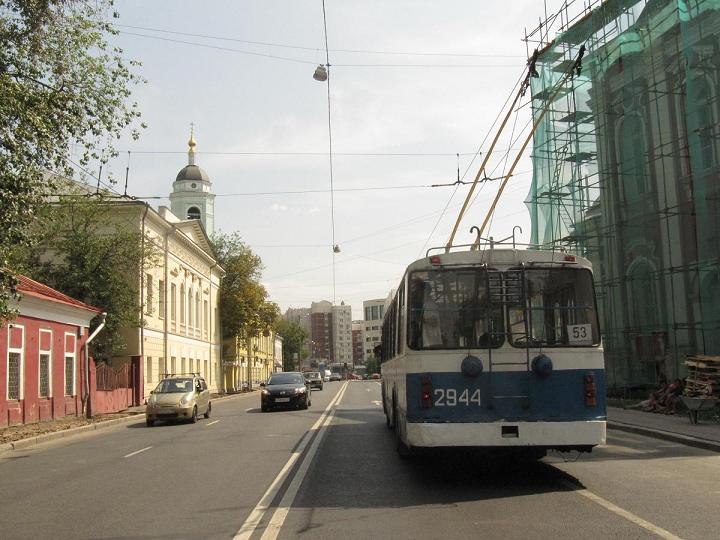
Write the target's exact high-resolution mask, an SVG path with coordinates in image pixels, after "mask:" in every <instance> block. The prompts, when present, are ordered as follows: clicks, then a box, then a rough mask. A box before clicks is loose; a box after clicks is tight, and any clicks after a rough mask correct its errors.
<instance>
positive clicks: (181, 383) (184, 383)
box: [155, 379, 193, 394]
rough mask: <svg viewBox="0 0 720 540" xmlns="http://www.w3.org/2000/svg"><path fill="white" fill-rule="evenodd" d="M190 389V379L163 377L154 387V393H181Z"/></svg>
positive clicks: (191, 388)
mask: <svg viewBox="0 0 720 540" xmlns="http://www.w3.org/2000/svg"><path fill="white" fill-rule="evenodd" d="M192 391H193V381H192V379H165V380H164V381H160V384H158V385H157V386H156V387H155V393H156V394H183V393H185V392H192Z"/></svg>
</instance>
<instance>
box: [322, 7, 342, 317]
mask: <svg viewBox="0 0 720 540" xmlns="http://www.w3.org/2000/svg"><path fill="white" fill-rule="evenodd" d="M322 13H323V31H324V35H325V67H326V69H327V81H326V82H327V125H328V163H329V165H330V227H331V231H332V246H333V247H332V281H333V301H332V305H333V306H334V305H335V297H336V285H335V256H336V255H337V253H338V251H339V249H338V246H337V244H336V243H335V192H334V186H333V144H332V107H331V100H330V79H331V77H330V51H329V49H328V32H327V13H326V10H325V0H322Z"/></svg>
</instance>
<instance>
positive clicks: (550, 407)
mask: <svg viewBox="0 0 720 540" xmlns="http://www.w3.org/2000/svg"><path fill="white" fill-rule="evenodd" d="M381 360H382V366H381V369H382V401H383V409H384V412H385V416H386V421H387V425H388V427H389V428H391V429H393V430H394V434H395V437H396V445H397V449H398V452H399V453H400V454H401V455H402V456H407V455H409V454H410V453H411V452H412V451H413V449H415V448H437V447H474V448H483V449H495V450H509V451H512V452H519V453H521V454H524V455H527V457H531V458H539V457H542V456H544V455H545V453H546V452H547V450H550V449H555V450H559V451H571V450H578V451H582V452H589V451H591V450H592V448H593V447H594V446H596V445H598V444H603V443H604V442H605V429H606V411H605V391H604V390H605V374H604V361H603V351H602V347H601V342H600V329H599V327H598V316H597V308H596V302H595V294H594V287H593V277H592V269H591V265H590V263H589V261H587V260H586V259H584V258H581V257H578V256H574V255H568V254H566V253H559V252H550V251H532V250H522V249H514V248H513V249H505V248H503V247H502V246H501V247H500V248H498V247H496V246H492V245H491V247H490V248H489V249H482V250H477V251H473V250H469V251H464V252H449V253H442V254H439V255H432V256H428V257H425V258H423V259H420V260H417V261H415V262H413V263H412V264H411V265H410V266H408V268H407V271H406V272H405V275H404V276H403V279H402V281H401V282H400V284H399V287H398V289H397V291H396V293H395V295H394V297H393V299H392V301H391V303H390V305H389V307H388V309H387V310H386V314H385V319H384V321H383V330H382V347H381Z"/></svg>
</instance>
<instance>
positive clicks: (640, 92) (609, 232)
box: [526, 0, 720, 386]
mask: <svg viewBox="0 0 720 540" xmlns="http://www.w3.org/2000/svg"><path fill="white" fill-rule="evenodd" d="M581 45H584V46H585V47H586V49H587V50H586V52H585V55H584V57H583V58H582V69H581V70H580V73H579V74H578V73H577V72H573V75H572V77H565V74H566V73H567V72H568V70H569V69H570V68H571V67H572V66H573V64H574V62H575V59H576V58H577V56H578V52H579V50H580V47H581ZM537 70H538V74H539V77H538V78H533V79H532V84H531V91H532V107H533V115H534V117H535V119H536V120H537V119H539V118H541V115H542V113H543V112H545V111H546V112H545V115H544V116H542V119H541V120H540V123H539V125H538V128H537V131H536V132H535V136H534V140H533V154H532V159H533V182H532V186H531V189H530V192H529V194H528V197H527V199H526V204H527V206H528V209H529V211H530V216H531V222H532V239H531V242H532V243H533V244H536V245H537V246H538V247H540V248H541V249H565V250H569V251H572V252H575V253H578V254H580V255H583V256H586V257H588V258H589V259H590V260H591V261H592V262H593V264H594V268H595V279H596V291H597V297H598V308H599V310H600V314H601V321H602V326H603V328H602V330H603V343H604V346H605V352H606V364H607V369H608V378H609V381H610V384H611V385H615V386H632V385H639V384H651V383H654V382H656V381H657V380H658V378H659V377H661V376H663V375H664V376H666V377H669V378H670V377H682V376H683V375H684V373H685V371H684V364H683V360H684V358H685V356H686V355H687V354H711V355H716V354H720V267H719V265H718V262H719V261H720V217H719V216H720V212H719V210H720V203H719V201H720V182H719V181H718V178H719V171H720V126H719V124H720V122H719V120H720V101H719V100H718V91H719V90H720V0H641V1H637V0H635V1H629V0H609V1H606V2H603V3H602V4H601V5H600V6H598V7H597V8H596V9H594V10H592V11H591V12H589V13H588V14H587V15H585V16H584V17H583V18H581V19H579V20H578V21H577V22H576V23H575V24H573V25H572V26H571V27H569V28H568V29H566V30H565V31H564V32H562V33H561V34H559V35H558V36H557V37H556V38H555V40H554V41H553V42H552V43H551V45H550V46H548V47H546V48H545V49H543V50H542V51H541V52H540V55H539V58H538V62H537ZM553 95H554V96H555V98H554V99H551V96H553Z"/></svg>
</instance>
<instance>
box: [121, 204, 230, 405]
mask: <svg viewBox="0 0 720 540" xmlns="http://www.w3.org/2000/svg"><path fill="white" fill-rule="evenodd" d="M109 204H112V205H113V209H112V212H111V219H112V220H113V221H116V222H117V221H121V222H123V223H124V224H127V226H129V227H137V228H138V229H140V230H141V231H144V233H145V241H146V242H151V243H152V247H153V248H154V251H155V253H156V254H155V256H153V257H151V258H149V259H148V260H146V261H144V262H143V264H142V269H141V276H139V277H138V279H139V290H140V295H141V298H142V310H143V318H144V321H145V324H144V326H141V327H139V328H126V329H124V331H123V336H124V338H125V340H126V342H127V348H126V351H125V354H124V355H122V356H119V357H115V358H113V363H115V364H118V363H123V362H129V361H130V360H131V359H132V358H139V359H140V363H141V365H142V369H143V374H144V394H145V395H148V394H149V393H150V391H151V390H152V389H153V388H154V387H155V385H156V384H157V383H158V381H159V380H160V379H161V378H162V376H164V375H165V374H173V373H175V374H179V373H200V375H201V376H203V377H204V378H205V380H206V382H207V383H208V386H209V387H210V389H211V391H219V390H222V384H221V382H222V381H221V371H222V370H221V366H220V348H221V343H220V341H221V340H220V335H221V334H220V324H219V322H220V321H219V310H218V299H219V288H220V281H221V279H222V276H223V275H224V273H225V271H224V270H223V269H222V268H221V267H220V266H219V265H218V263H217V261H216V260H215V259H214V257H213V255H212V253H213V250H212V246H211V244H210V241H209V240H208V237H207V235H206V234H205V231H204V229H203V227H202V224H201V222H200V221H199V220H197V219H191V220H180V219H178V218H177V217H176V216H174V215H173V214H172V213H171V212H170V210H169V209H167V208H165V207H160V209H159V210H158V211H155V210H154V209H153V208H152V207H150V206H149V205H147V204H146V203H143V202H139V201H117V202H112V203H109Z"/></svg>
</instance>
